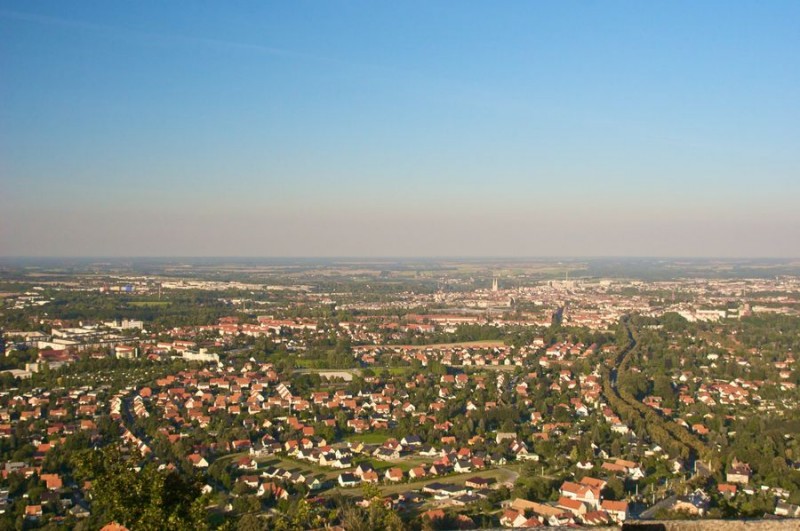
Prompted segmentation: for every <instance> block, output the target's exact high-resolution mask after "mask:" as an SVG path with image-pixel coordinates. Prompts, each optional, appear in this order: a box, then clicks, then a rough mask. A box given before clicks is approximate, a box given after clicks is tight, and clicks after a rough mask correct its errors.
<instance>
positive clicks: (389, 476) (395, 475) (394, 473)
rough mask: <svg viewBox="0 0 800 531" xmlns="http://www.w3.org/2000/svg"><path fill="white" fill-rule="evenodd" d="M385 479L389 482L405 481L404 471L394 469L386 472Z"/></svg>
mask: <svg viewBox="0 0 800 531" xmlns="http://www.w3.org/2000/svg"><path fill="white" fill-rule="evenodd" d="M384 477H385V478H386V480H387V481H394V482H397V481H403V470H402V469H400V468H397V467H392V468H390V469H388V470H387V471H386V474H384Z"/></svg>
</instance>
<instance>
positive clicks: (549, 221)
mask: <svg viewBox="0 0 800 531" xmlns="http://www.w3.org/2000/svg"><path fill="white" fill-rule="evenodd" d="M798 20H800V3H798V2H794V1H792V2H777V1H776V2H768V3H765V2H756V1H753V2H744V1H741V2H729V1H728V2H696V1H691V2H689V1H686V2H681V1H670V2H622V1H611V2H594V1H586V2H563V1H553V2H502V3H497V2H455V1H453V2H335V1H331V2H255V1H254V2H224V3H223V2H196V3H183V2H171V3H166V2H135V3H134V2H80V3H77V2H0V187H2V196H1V197H0V208H2V209H3V212H4V215H3V218H4V221H3V222H2V224H0V254H2V255H6V256H8V255H32V256H37V255H44V256H54V255H73V256H74V255H93V256H114V255H127V256H130V255H159V256H163V255H181V256H189V255H199V256H211V255H237V256H243V255H247V256H342V255H350V256H353V255H356V256H387V255H388V256H403V255H407V256H428V255H435V256H442V255H448V256H482V255H495V256H496V255H508V256H553V255H557V256H582V255H584V256H598V255H633V256H648V255H650V256H709V255H710V256H800V237H798V236H799V235H800V209H798V204H800V148H798V146H800V97H798V95H799V94H800V53H798V52H800V32H799V31H797V21H798Z"/></svg>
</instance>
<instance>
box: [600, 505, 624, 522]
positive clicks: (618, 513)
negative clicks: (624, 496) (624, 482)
mask: <svg viewBox="0 0 800 531" xmlns="http://www.w3.org/2000/svg"><path fill="white" fill-rule="evenodd" d="M600 507H601V508H602V509H603V510H604V511H605V512H607V513H608V515H609V516H610V517H611V518H612V519H613V520H614V521H615V522H616V523H618V524H619V523H622V522H624V521H625V520H626V519H627V518H628V502H626V501H614V500H603V501H602V503H601V504H600Z"/></svg>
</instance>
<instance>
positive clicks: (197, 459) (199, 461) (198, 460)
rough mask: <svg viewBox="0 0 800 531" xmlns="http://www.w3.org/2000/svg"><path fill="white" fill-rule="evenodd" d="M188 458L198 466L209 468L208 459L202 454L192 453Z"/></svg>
mask: <svg viewBox="0 0 800 531" xmlns="http://www.w3.org/2000/svg"><path fill="white" fill-rule="evenodd" d="M186 459H188V460H189V462H190V463H192V465H194V466H195V467H197V468H208V461H206V459H205V457H203V456H202V455H200V454H191V455H190V456H188V457H187V458H186Z"/></svg>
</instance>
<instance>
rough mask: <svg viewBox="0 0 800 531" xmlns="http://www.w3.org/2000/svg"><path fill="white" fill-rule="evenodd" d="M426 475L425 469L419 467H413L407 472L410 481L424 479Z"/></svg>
mask: <svg viewBox="0 0 800 531" xmlns="http://www.w3.org/2000/svg"><path fill="white" fill-rule="evenodd" d="M427 475H428V474H427V473H426V472H425V468H424V467H421V466H417V467H414V468H412V469H411V470H409V471H408V477H409V478H411V479H419V478H424V477H425V476H427Z"/></svg>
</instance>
